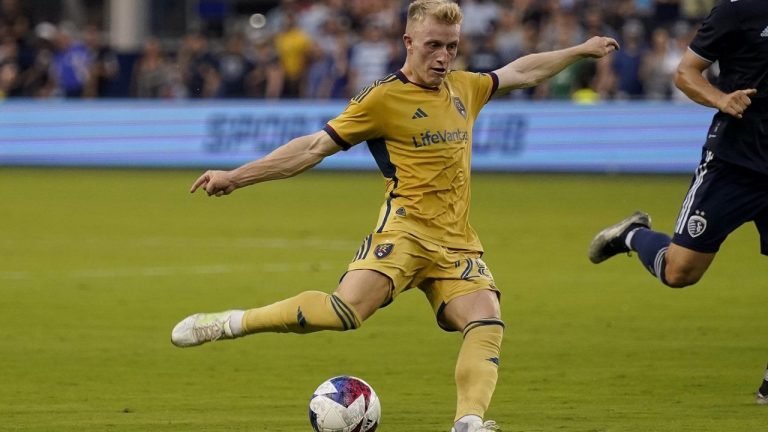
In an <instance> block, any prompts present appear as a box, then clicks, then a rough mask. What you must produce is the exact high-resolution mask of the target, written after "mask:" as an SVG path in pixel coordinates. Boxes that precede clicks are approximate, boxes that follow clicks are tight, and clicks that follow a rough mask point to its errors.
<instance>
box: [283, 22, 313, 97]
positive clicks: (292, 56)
mask: <svg viewBox="0 0 768 432" xmlns="http://www.w3.org/2000/svg"><path fill="white" fill-rule="evenodd" d="M275 48H276V49H277V55H278V57H279V58H280V64H281V65H282V67H283V73H284V74H285V82H284V84H283V94H282V97H285V98H298V97H301V96H303V89H302V87H303V84H304V79H305V76H306V72H307V67H308V63H309V55H310V51H311V50H312V39H311V38H310V37H309V35H308V34H307V33H306V32H304V30H302V29H301V28H300V27H299V26H298V23H297V21H296V15H294V14H292V13H288V14H285V15H284V26H283V29H282V30H281V31H280V32H279V33H277V34H276V35H275Z"/></svg>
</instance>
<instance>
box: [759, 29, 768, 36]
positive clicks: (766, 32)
mask: <svg viewBox="0 0 768 432" xmlns="http://www.w3.org/2000/svg"><path fill="white" fill-rule="evenodd" d="M760 37H768V27H766V28H764V29H763V32H762V33H760Z"/></svg>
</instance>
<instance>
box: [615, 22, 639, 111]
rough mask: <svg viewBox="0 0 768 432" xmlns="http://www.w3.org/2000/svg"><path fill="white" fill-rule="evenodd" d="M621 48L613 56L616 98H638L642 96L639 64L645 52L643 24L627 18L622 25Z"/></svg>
mask: <svg viewBox="0 0 768 432" xmlns="http://www.w3.org/2000/svg"><path fill="white" fill-rule="evenodd" d="M621 34H622V38H621V49H620V50H619V51H617V52H616V55H614V56H613V72H614V73H615V74H616V86H617V88H616V98H618V99H639V98H641V97H642V96H643V83H642V81H641V80H640V64H641V62H642V59H643V56H644V55H645V52H646V47H645V42H644V40H643V34H644V29H643V24H642V23H641V22H640V21H639V20H629V21H627V22H626V23H625V24H624V27H622V31H621Z"/></svg>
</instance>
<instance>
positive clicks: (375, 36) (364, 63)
mask: <svg viewBox="0 0 768 432" xmlns="http://www.w3.org/2000/svg"><path fill="white" fill-rule="evenodd" d="M384 31H385V29H383V28H382V27H381V26H380V25H378V24H376V23H371V24H369V25H366V26H365V28H364V29H363V35H362V38H361V39H360V40H359V41H357V42H355V43H353V44H352V51H351V54H350V60H349V76H350V79H349V81H350V85H351V87H350V94H357V93H358V92H359V91H360V90H362V89H363V88H365V87H366V86H368V85H370V84H371V83H373V82H374V81H376V80H377V79H380V78H384V77H385V76H386V75H387V74H389V73H390V72H394V71H390V70H389V69H388V68H389V66H390V63H391V58H392V54H393V52H394V48H393V47H392V43H391V42H390V41H388V40H387V39H385V33H384Z"/></svg>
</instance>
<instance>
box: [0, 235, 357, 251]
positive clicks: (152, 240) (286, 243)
mask: <svg viewBox="0 0 768 432" xmlns="http://www.w3.org/2000/svg"><path fill="white" fill-rule="evenodd" d="M361 239H362V237H361ZM360 241H362V240H360ZM360 241H351V240H329V239H324V238H318V237H310V238H302V239H289V238H261V237H245V238H216V239H210V238H195V237H138V238H133V239H111V238H80V239H77V242H78V244H81V245H84V246H91V247H95V246H99V245H112V244H115V243H120V245H121V246H123V247H124V248H134V247H136V248H139V247H156V246H166V247H175V248H181V247H183V248H189V247H206V248H212V247H221V248H245V249H321V250H348V251H350V253H354V251H355V249H357V248H358V247H359V246H360ZM19 242H20V240H18V239H16V240H14V239H0V245H2V246H3V247H9V248H10V247H17V246H18V243H19ZM21 242H23V243H24V244H26V245H32V246H37V247H57V246H62V247H63V246H66V247H69V246H70V245H71V244H72V239H71V238H67V237H62V238H57V239H52V238H46V239H24V240H22V241H21Z"/></svg>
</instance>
